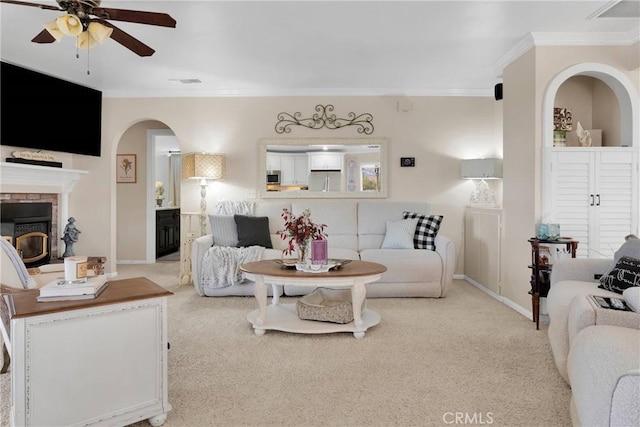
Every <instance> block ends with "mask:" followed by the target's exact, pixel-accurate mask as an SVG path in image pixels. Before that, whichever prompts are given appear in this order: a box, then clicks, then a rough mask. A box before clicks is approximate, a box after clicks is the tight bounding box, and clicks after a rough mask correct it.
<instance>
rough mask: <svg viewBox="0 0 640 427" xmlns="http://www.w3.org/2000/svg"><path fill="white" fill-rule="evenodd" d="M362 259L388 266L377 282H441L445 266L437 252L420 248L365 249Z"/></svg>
mask: <svg viewBox="0 0 640 427" xmlns="http://www.w3.org/2000/svg"><path fill="white" fill-rule="evenodd" d="M360 259H361V260H362V261H370V262H377V263H379V264H382V265H384V266H385V267H387V271H386V272H384V273H383V274H382V277H381V278H380V280H379V282H376V283H395V282H397V283H413V282H421V283H428V282H437V283H439V282H440V279H441V278H442V275H443V274H444V272H443V267H442V258H440V255H439V254H438V253H437V252H434V251H424V250H419V249H403V250H397V249H365V250H362V251H360Z"/></svg>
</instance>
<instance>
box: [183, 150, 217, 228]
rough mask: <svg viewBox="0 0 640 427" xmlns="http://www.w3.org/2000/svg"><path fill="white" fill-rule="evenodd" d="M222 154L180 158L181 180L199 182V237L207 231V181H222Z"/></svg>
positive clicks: (190, 154) (190, 155)
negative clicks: (196, 180) (197, 180)
mask: <svg viewBox="0 0 640 427" xmlns="http://www.w3.org/2000/svg"><path fill="white" fill-rule="evenodd" d="M226 172H227V165H226V160H225V157H224V154H208V153H189V154H185V155H184V156H182V178H185V179H199V180H200V235H201V236H204V235H205V233H206V230H207V180H218V179H224V178H225V175H226Z"/></svg>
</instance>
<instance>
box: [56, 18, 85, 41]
mask: <svg viewBox="0 0 640 427" xmlns="http://www.w3.org/2000/svg"><path fill="white" fill-rule="evenodd" d="M56 24H57V25H58V29H59V30H60V31H61V32H62V34H64V35H65V36H71V37H76V36H79V35H80V33H82V31H84V28H83V27H82V22H81V21H80V18H78V17H77V16H76V15H72V14H70V13H69V14H66V15H62V16H61V17H59V18H58V19H56Z"/></svg>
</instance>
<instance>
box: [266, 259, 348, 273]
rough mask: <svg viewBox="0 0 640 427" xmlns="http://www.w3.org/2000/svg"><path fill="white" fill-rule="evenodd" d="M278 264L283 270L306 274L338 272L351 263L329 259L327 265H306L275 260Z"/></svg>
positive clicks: (346, 260)
mask: <svg viewBox="0 0 640 427" xmlns="http://www.w3.org/2000/svg"><path fill="white" fill-rule="evenodd" d="M273 261H274V262H275V263H276V264H280V266H281V267H282V268H288V269H294V268H295V269H296V270H299V271H304V272H305V273H326V272H327V271H329V270H337V269H339V268H341V267H342V266H343V265H347V264H349V263H350V262H351V260H350V259H329V260H328V263H327V264H306V263H298V262H295V261H296V260H294V259H291V260H281V259H274V260H273Z"/></svg>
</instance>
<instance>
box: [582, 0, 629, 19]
mask: <svg viewBox="0 0 640 427" xmlns="http://www.w3.org/2000/svg"><path fill="white" fill-rule="evenodd" d="M595 18H640V2H639V1H638V0H628V1H627V0H623V1H613V2H609V3H607V4H605V5H604V6H603V7H602V8H600V9H598V10H597V11H596V12H595V13H594V14H593V15H591V16H590V17H589V19H595Z"/></svg>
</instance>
